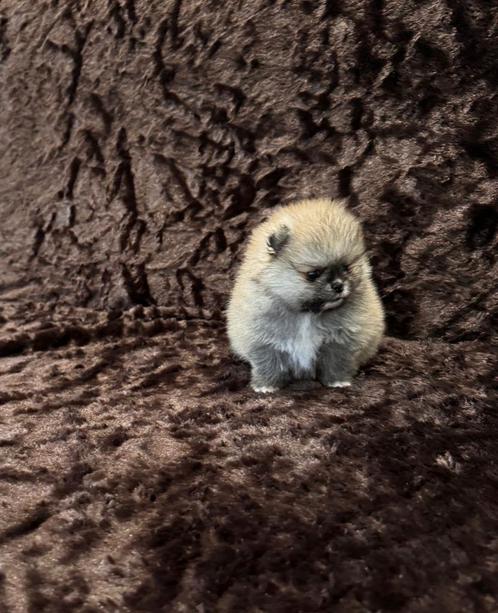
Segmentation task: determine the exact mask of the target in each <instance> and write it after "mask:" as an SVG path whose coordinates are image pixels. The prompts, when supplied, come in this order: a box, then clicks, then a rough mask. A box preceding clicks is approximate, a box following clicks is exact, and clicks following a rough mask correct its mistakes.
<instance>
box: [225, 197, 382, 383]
mask: <svg viewBox="0 0 498 613" xmlns="http://www.w3.org/2000/svg"><path fill="white" fill-rule="evenodd" d="M227 329H228V337H229V340H230V344H231V348H232V350H233V352H234V353H235V354H237V355H238V356H239V357H241V358H242V359H244V360H246V361H247V362H249V364H250V365H251V371H252V373H251V386H252V388H253V389H254V390H255V391H257V392H273V391H276V390H277V389H279V388H282V387H284V386H285V385H287V384H288V383H290V382H291V381H292V380H301V379H318V380H319V381H320V382H321V383H322V384H323V385H326V386H328V387H343V386H347V385H350V384H351V380H352V378H353V376H354V375H355V374H356V372H357V370H358V368H359V366H361V364H363V363H364V362H365V361H366V360H368V359H369V358H370V357H372V356H373V355H374V353H375V352H376V351H377V349H378V346H379V343H380V341H381V338H382V335H383V333H384V312H383V308H382V304H381V301H380V298H379V295H378V293H377V290H376V288H375V286H374V284H373V281H372V277H371V268H370V264H369V262H368V258H367V255H366V249H365V242H364V238H363V232H362V229H361V225H360V223H359V221H358V219H357V218H356V217H355V216H354V215H353V214H352V213H351V212H349V211H348V210H347V209H346V208H345V206H344V205H343V204H342V203H341V202H338V201H333V200H328V199H318V200H304V201H301V202H297V203H295V204H291V205H289V206H286V207H282V208H279V209H278V210H276V211H275V212H274V213H273V214H272V215H271V217H270V218H269V219H268V220H267V221H265V222H263V223H262V224H260V225H259V226H258V227H256V228H255V230H254V231H253V232H252V234H251V236H250V238H249V242H248V245H247V248H246V250H245V253H244V257H243V261H242V264H241V266H240V269H239V271H238V274H237V277H236V280H235V284H234V287H233V290H232V295H231V297H230V301H229V305H228V309H227Z"/></svg>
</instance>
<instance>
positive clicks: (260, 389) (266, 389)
mask: <svg viewBox="0 0 498 613" xmlns="http://www.w3.org/2000/svg"><path fill="white" fill-rule="evenodd" d="M251 387H252V389H253V390H254V391H255V392H257V393H258V394H271V393H272V392H277V391H278V387H272V386H270V385H251Z"/></svg>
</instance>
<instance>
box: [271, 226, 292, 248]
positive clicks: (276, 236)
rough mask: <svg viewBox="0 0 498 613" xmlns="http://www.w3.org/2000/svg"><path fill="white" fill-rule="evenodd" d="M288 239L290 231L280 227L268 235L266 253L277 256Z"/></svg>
mask: <svg viewBox="0 0 498 613" xmlns="http://www.w3.org/2000/svg"><path fill="white" fill-rule="evenodd" d="M289 237H290V230H289V228H288V227H287V226H280V228H278V230H275V232H273V234H270V236H269V237H268V239H267V241H266V246H267V247H268V253H270V254H271V255H278V254H279V253H280V252H281V251H282V249H283V248H284V247H285V245H286V244H287V242H288V240H289Z"/></svg>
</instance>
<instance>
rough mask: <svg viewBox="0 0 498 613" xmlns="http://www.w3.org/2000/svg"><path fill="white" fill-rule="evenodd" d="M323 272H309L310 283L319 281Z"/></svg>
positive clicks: (307, 274)
mask: <svg viewBox="0 0 498 613" xmlns="http://www.w3.org/2000/svg"><path fill="white" fill-rule="evenodd" d="M322 272H323V270H309V271H308V272H307V273H306V278H307V279H308V281H311V282H313V281H316V280H317V279H318V277H319V276H320V275H321V274H322Z"/></svg>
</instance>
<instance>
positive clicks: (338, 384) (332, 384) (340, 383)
mask: <svg viewBox="0 0 498 613" xmlns="http://www.w3.org/2000/svg"><path fill="white" fill-rule="evenodd" d="M325 387H351V381H331V382H330V383H325Z"/></svg>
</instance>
